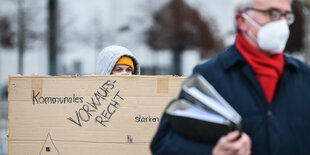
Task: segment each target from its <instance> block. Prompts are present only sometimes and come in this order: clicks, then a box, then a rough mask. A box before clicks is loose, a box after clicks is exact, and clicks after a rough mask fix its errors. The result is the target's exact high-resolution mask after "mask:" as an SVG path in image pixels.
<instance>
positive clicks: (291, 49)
mask: <svg viewBox="0 0 310 155" xmlns="http://www.w3.org/2000/svg"><path fill="white" fill-rule="evenodd" d="M304 9H306V8H305V6H304V4H303V3H302V2H300V1H293V4H292V10H293V13H294V14H295V22H294V23H293V24H292V25H291V26H290V33H291V34H290V37H289V40H288V42H287V45H286V48H285V50H286V52H288V53H296V52H301V51H303V50H304V49H305V42H304V40H305V35H306V33H305V32H306V29H305V28H306V27H305V24H306V21H305V13H304Z"/></svg>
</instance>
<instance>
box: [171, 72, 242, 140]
mask: <svg viewBox="0 0 310 155" xmlns="http://www.w3.org/2000/svg"><path fill="white" fill-rule="evenodd" d="M182 93H183V96H184V98H183V99H179V100H173V101H172V102H171V103H170V104H169V106H168V107H167V109H166V113H167V115H168V116H169V119H170V124H171V126H172V128H173V129H174V130H175V131H176V132H177V133H179V134H180V135H182V136H184V137H186V138H190V139H194V140H198V141H203V142H206V143H216V142H217V140H218V139H219V138H220V137H221V136H223V135H225V134H227V133H228V132H230V131H233V130H241V117H240V115H239V114H238V113H237V112H236V111H235V110H234V109H233V108H232V107H231V106H230V105H229V104H228V103H227V102H226V101H225V99H224V98H223V97H221V95H220V94H219V93H218V92H217V91H216V90H215V89H214V88H213V86H212V85H211V84H209V83H208V82H207V81H206V80H205V79H204V78H203V77H202V76H200V75H194V76H192V77H190V78H189V79H188V80H186V81H185V82H184V83H183V85H182Z"/></svg>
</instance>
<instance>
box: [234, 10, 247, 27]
mask: <svg viewBox="0 0 310 155" xmlns="http://www.w3.org/2000/svg"><path fill="white" fill-rule="evenodd" d="M235 20H236V23H237V26H238V28H239V30H240V31H242V32H247V31H248V26H247V24H246V20H245V19H244V18H243V16H242V14H241V13H238V14H236V16H235Z"/></svg>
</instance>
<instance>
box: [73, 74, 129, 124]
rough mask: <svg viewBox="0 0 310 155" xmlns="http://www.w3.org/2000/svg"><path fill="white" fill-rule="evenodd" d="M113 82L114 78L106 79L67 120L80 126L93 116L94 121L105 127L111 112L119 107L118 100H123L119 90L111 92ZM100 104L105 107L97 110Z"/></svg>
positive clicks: (113, 85)
mask: <svg viewBox="0 0 310 155" xmlns="http://www.w3.org/2000/svg"><path fill="white" fill-rule="evenodd" d="M115 83H116V80H115V81H110V80H107V81H106V82H105V83H104V84H103V85H101V86H100V87H99V89H98V90H97V91H96V92H94V95H93V96H92V97H91V101H90V102H87V103H86V104H84V105H82V107H81V108H80V109H78V110H75V117H73V118H72V117H69V118H68V120H69V121H71V122H72V123H74V124H76V125H78V126H80V127H82V123H83V122H89V121H90V120H91V118H93V119H94V121H95V122H97V123H99V124H101V125H102V126H104V127H106V126H107V125H106V124H107V123H108V122H109V120H110V119H111V117H112V116H113V114H115V112H116V111H117V109H119V107H120V102H121V101H123V100H124V98H123V97H121V95H120V90H118V91H116V93H115V94H111V91H112V90H113V89H114V87H115ZM102 106H105V108H104V109H103V110H99V108H100V107H102Z"/></svg>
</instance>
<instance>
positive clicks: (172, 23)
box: [146, 0, 224, 75]
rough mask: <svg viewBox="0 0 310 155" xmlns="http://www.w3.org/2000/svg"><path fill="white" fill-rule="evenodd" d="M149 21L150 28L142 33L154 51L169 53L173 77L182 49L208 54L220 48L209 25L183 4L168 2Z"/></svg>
mask: <svg viewBox="0 0 310 155" xmlns="http://www.w3.org/2000/svg"><path fill="white" fill-rule="evenodd" d="M153 19H154V24H153V25H152V26H151V27H150V28H149V29H148V30H147V32H146V35H147V40H146V42H147V44H148V45H149V46H150V47H151V48H153V49H154V50H162V49H168V50H171V51H173V54H174V56H173V62H174V63H175V64H176V65H175V68H174V74H175V75H180V70H181V68H180V66H181V54H182V52H183V51H185V50H186V49H200V51H204V52H210V51H220V49H222V48H223V47H224V44H223V41H222V40H221V39H220V38H219V37H217V36H215V35H214V33H213V31H212V30H211V28H210V23H208V22H207V21H204V20H203V19H202V18H201V17H200V15H199V13H198V12H197V10H195V9H193V8H191V7H190V6H189V5H187V4H186V3H185V2H184V1H183V0H172V1H170V2H169V3H168V4H167V5H165V6H164V7H163V8H161V9H160V10H159V11H158V12H156V13H155V14H154V15H153ZM202 55H203V54H202ZM206 55H208V54H206Z"/></svg>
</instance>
